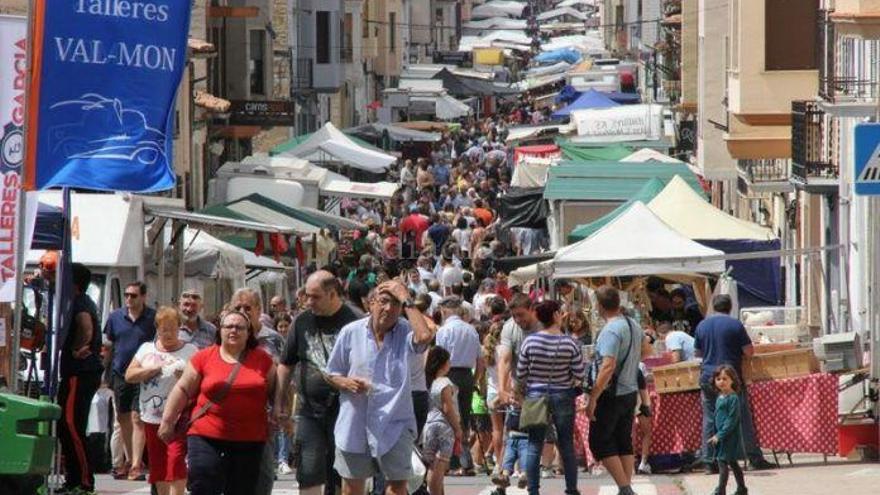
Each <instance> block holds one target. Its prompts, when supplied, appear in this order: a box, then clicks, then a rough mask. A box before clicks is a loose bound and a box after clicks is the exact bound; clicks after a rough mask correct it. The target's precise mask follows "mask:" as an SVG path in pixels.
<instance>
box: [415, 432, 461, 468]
mask: <svg viewBox="0 0 880 495" xmlns="http://www.w3.org/2000/svg"><path fill="white" fill-rule="evenodd" d="M454 447H455V432H453V431H452V427H451V426H449V425H448V424H446V423H444V422H442V421H434V422H431V423H428V424H426V425H425V432H424V433H423V434H422V459H423V460H424V461H425V464H428V465H430V464H432V463H433V462H434V459H436V460H438V461H442V462H449V460H450V459H451V458H452V450H453V448H454Z"/></svg>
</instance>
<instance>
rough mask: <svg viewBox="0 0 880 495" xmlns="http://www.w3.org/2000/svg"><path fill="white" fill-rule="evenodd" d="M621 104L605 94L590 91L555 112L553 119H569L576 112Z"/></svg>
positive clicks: (593, 90)
mask: <svg viewBox="0 0 880 495" xmlns="http://www.w3.org/2000/svg"><path fill="white" fill-rule="evenodd" d="M619 106H620V104H619V103H617V102H615V101H613V100H612V99H611V98H608V97H607V96H605V94H604V93H601V92H599V91H596V90H595V89H590V90H587V91H584V92H583V93H581V95H580V96H578V98H577V99H576V100H574V101H573V102H571V104H569V105H568V106H566V107H564V108H560V109H559V110H557V111H555V112H553V118H555V119H559V118H563V117H568V116H569V115H571V112H573V111H575V110H586V109H588V108H611V107H619Z"/></svg>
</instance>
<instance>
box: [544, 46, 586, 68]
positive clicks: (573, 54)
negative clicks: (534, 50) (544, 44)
mask: <svg viewBox="0 0 880 495" xmlns="http://www.w3.org/2000/svg"><path fill="white" fill-rule="evenodd" d="M532 60H534V61H535V62H538V63H540V64H555V63H557V62H568V63H570V64H576V63H578V62H580V61H581V52H579V51H577V50H575V49H573V48H560V49H558V50H551V51H549V52H541V53H539V54H538V55H537V56H535V58H533V59H532Z"/></svg>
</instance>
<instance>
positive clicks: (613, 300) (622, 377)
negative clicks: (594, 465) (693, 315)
mask: <svg viewBox="0 0 880 495" xmlns="http://www.w3.org/2000/svg"><path fill="white" fill-rule="evenodd" d="M596 300H597V301H598V303H599V314H600V315H601V316H602V317H603V318H605V321H607V322H608V323H606V324H605V327H604V328H603V329H602V331H601V332H600V333H599V339H598V340H597V341H596V353H597V354H598V355H599V357H600V359H601V361H600V367H599V372H598V375H597V376H596V379H595V382H594V384H593V388H592V390H591V391H590V400H589V402H588V404H587V417H588V418H590V451H591V452H592V453H593V457H594V458H595V459H596V460H598V461H600V462H602V465H603V466H605V469H606V470H607V471H608V474H610V475H611V477H612V478H614V482H615V483H616V484H617V487H618V492H617V494H618V495H635V492H633V490H632V474H633V470H634V468H635V466H634V460H635V458H634V457H633V442H632V425H633V419H634V414H635V409H636V402H637V396H638V390H639V388H638V373H639V361H641V360H642V351H643V349H646V348H647V349H646V350H649V348H650V346H649V345H648V344H647V342H646V341H645V333H644V332H643V331H642V329H641V327H639V325H638V323H636V322H635V321H633V320H632V319H631V318H629V317H627V316H626V315H625V314H624V313H623V311H622V309H621V307H620V293H619V292H618V291H617V289H615V288H614V287H611V286H609V285H605V286H602V287H600V288H599V289H598V290H597V291H596Z"/></svg>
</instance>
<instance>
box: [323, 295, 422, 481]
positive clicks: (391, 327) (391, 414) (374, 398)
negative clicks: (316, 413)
mask: <svg viewBox="0 0 880 495" xmlns="http://www.w3.org/2000/svg"><path fill="white" fill-rule="evenodd" d="M409 297H410V295H409V291H408V290H407V288H406V287H405V286H404V285H403V284H402V283H400V282H398V281H396V280H395V281H388V282H384V283H382V284H380V285H379V286H378V287H376V288H375V289H373V290H372V291H371V293H370V296H369V302H370V315H369V316H368V317H366V318H363V319H360V320H357V321H354V322H352V323H349V324H348V325H346V326H345V327H343V328H342V330H341V331H340V332H339V336H338V337H337V338H336V344H335V345H334V346H333V351H332V352H331V353H330V360H329V362H328V363H327V369H326V371H327V374H328V375H329V378H328V379H329V381H330V384H331V385H332V386H333V387H335V388H336V389H337V390H339V391H340V398H339V400H340V408H339V417H338V418H337V420H336V427H335V429H334V435H335V443H336V459H335V462H334V466H333V467H334V468H335V469H336V471H337V472H339V475H340V476H342V480H343V481H342V493H345V494H350V495H363V494H364V490H365V488H366V480H367V478H370V477H372V476H374V475H376V474H380V473H381V474H382V475H383V477H384V478H385V480H386V487H387V491H386V493H389V494H394V495H405V494H406V493H407V491H406V488H407V481H408V480H409V479H410V478H411V477H412V475H413V470H412V451H413V445H414V443H415V440H416V428H417V425H416V419H415V412H414V410H413V402H412V394H411V388H412V384H411V375H410V369H409V367H410V360H411V359H412V358H414V357H415V356H416V355H419V354H422V353H424V352H425V350H426V349H427V347H428V345H429V344H430V342H431V340H432V339H433V338H434V332H433V331H431V329H430V328H429V327H428V325H427V323H426V322H425V319H424V318H423V317H422V314H421V313H420V312H419V310H418V309H417V308H416V307H415V306H414V305H413V304H412V302H411V301H410V299H409ZM402 314H405V315H406V317H407V318H408V321H407V320H405V319H403V318H401V315H402Z"/></svg>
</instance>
